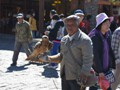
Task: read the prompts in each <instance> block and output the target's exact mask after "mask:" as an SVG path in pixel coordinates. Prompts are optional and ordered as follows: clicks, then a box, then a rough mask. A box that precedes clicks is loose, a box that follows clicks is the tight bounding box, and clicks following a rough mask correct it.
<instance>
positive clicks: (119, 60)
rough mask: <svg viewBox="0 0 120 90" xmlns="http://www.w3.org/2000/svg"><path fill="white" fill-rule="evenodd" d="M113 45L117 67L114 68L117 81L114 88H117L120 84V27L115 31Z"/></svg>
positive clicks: (114, 89)
mask: <svg viewBox="0 0 120 90" xmlns="http://www.w3.org/2000/svg"><path fill="white" fill-rule="evenodd" d="M111 45H112V49H113V51H114V55H115V62H116V69H115V70H114V75H115V78H116V81H115V82H114V83H113V84H112V90H116V89H117V87H118V85H119V84H120V27H118V28H117V29H116V30H115V31H114V32H113V35H112V42H111Z"/></svg>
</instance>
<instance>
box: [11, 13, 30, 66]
mask: <svg viewBox="0 0 120 90" xmlns="http://www.w3.org/2000/svg"><path fill="white" fill-rule="evenodd" d="M17 20H18V22H17V23H16V31H15V45H14V54H13V58H12V61H13V62H12V64H11V66H16V65H17V59H18V55H19V52H20V49H21V47H23V48H24V50H25V53H26V55H27V56H29V55H30V54H31V51H30V49H29V43H30V42H31V41H32V31H31V30H30V25H29V23H28V22H27V21H25V20H24V16H23V14H22V13H19V14H18V15H17Z"/></svg>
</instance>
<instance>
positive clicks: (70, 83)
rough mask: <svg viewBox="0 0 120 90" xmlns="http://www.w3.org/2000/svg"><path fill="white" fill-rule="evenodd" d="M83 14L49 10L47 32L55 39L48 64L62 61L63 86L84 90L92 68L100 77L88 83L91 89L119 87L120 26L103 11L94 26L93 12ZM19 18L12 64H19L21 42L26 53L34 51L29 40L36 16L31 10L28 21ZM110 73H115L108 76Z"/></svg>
mask: <svg viewBox="0 0 120 90" xmlns="http://www.w3.org/2000/svg"><path fill="white" fill-rule="evenodd" d="M84 18H85V14H84V12H83V11H82V10H80V9H78V10H75V12H74V13H73V14H72V15H69V16H67V17H65V15H64V14H60V15H59V14H58V13H57V11H56V10H51V11H50V19H51V21H50V24H49V25H48V26H47V27H46V30H45V32H44V34H45V35H47V36H48V37H49V40H50V41H51V42H53V47H52V49H51V50H50V55H47V56H46V57H47V58H44V59H45V60H43V61H45V62H46V61H47V62H49V65H48V68H53V69H56V68H57V67H58V63H60V65H61V70H60V72H61V83H62V84H61V85H62V90H85V88H86V87H87V86H85V85H84V83H82V84H81V81H82V79H84V77H86V78H87V77H88V76H90V75H91V73H90V72H91V68H92V69H93V72H94V73H95V75H96V76H97V77H98V79H96V83H94V84H93V85H90V86H89V90H98V88H101V89H103V90H116V89H117V87H118V85H119V84H120V83H119V82H120V72H119V68H120V27H119V25H118V23H117V22H116V21H115V19H114V20H113V19H111V17H108V16H107V15H106V14H105V13H104V12H102V13H99V14H98V15H97V16H96V26H95V27H94V29H91V30H90V21H89V19H90V18H91V15H88V16H87V17H86V19H85V20H84ZM17 20H18V22H17V24H16V31H15V32H16V39H15V48H14V54H13V63H12V64H11V66H16V65H17V59H18V54H19V52H20V49H21V47H22V46H23V48H24V50H25V52H26V54H27V56H29V55H30V54H31V51H30V48H29V44H30V43H31V41H32V38H36V36H35V35H36V33H37V32H36V31H37V26H36V20H35V19H34V16H33V15H32V14H31V15H30V18H29V22H27V21H25V20H24V15H23V14H21V13H19V14H18V15H17ZM111 29H112V30H111ZM44 57H45V56H44ZM39 59H43V57H42V56H41V57H39ZM109 74H110V75H111V76H112V77H111V76H109V77H108V75H109ZM78 78H79V80H78ZM111 79H112V80H111ZM78 81H80V83H79V82H78ZM91 82H92V81H91ZM106 83H107V84H108V85H106ZM83 86H84V87H83Z"/></svg>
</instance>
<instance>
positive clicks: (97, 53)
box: [89, 13, 115, 90]
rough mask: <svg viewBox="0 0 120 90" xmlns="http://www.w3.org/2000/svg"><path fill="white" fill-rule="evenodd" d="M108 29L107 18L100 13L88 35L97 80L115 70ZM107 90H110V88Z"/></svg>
mask: <svg viewBox="0 0 120 90" xmlns="http://www.w3.org/2000/svg"><path fill="white" fill-rule="evenodd" d="M109 27H110V19H109V17H108V16H107V15H106V14H105V13H100V14H98V15H97V16H96V27H95V28H94V29H93V30H92V31H91V32H90V33H89V36H90V38H91V39H92V42H93V54H94V58H93V69H94V70H95V72H96V73H97V75H98V76H99V78H103V79H104V78H105V73H107V72H108V71H109V70H111V69H115V58H114V54H113V51H112V48H111V35H110V33H109ZM93 88H94V87H90V90H97V88H96V89H93ZM107 90H111V87H109V88H108V89H107ZM113 90H114V89H113Z"/></svg>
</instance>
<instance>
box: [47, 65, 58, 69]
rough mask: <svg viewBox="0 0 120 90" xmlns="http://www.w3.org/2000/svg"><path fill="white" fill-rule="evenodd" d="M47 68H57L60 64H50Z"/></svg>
mask: <svg viewBox="0 0 120 90" xmlns="http://www.w3.org/2000/svg"><path fill="white" fill-rule="evenodd" d="M47 68H52V69H56V68H58V66H57V65H54V66H52V65H48V66H47Z"/></svg>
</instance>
